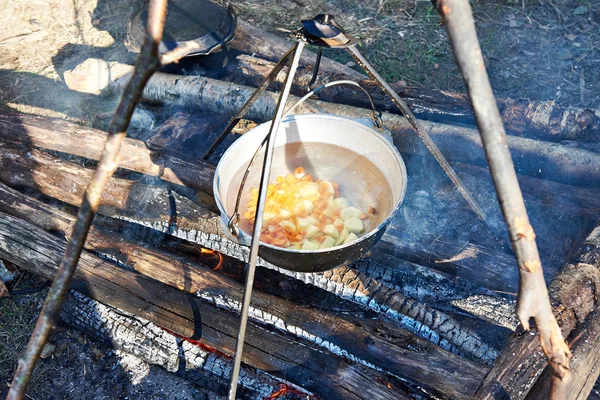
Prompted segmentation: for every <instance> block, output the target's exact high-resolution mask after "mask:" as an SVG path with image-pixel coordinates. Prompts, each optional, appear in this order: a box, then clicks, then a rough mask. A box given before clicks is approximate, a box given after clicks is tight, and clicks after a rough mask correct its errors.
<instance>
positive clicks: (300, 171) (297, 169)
mask: <svg viewBox="0 0 600 400" xmlns="http://www.w3.org/2000/svg"><path fill="white" fill-rule="evenodd" d="M294 172H295V173H296V175H300V174H301V173H303V172H304V168H302V167H298V168H296V169H295V170H294Z"/></svg>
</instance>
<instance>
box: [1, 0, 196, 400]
mask: <svg viewBox="0 0 600 400" xmlns="http://www.w3.org/2000/svg"><path fill="white" fill-rule="evenodd" d="M166 11H167V0H151V1H150V6H149V9H148V23H147V26H146V36H145V39H144V45H143V46H142V50H141V53H140V55H139V57H138V61H137V65H136V67H135V71H134V72H133V75H132V77H131V80H130V81H129V84H128V85H127V87H126V88H125V90H124V92H123V96H122V97H121V102H120V103H119V106H118V107H117V110H116V112H115V116H114V117H113V119H112V121H111V123H110V126H109V128H108V138H107V140H106V144H105V145H104V151H103V153H102V157H101V158H100V162H99V163H98V167H97V169H96V172H95V173H94V176H93V177H92V179H91V181H90V183H89V184H88V187H87V189H86V191H85V194H84V196H83V201H82V203H81V207H80V208H79V212H78V214H77V222H76V223H75V225H74V226H73V232H72V233H71V237H70V240H69V243H68V245H67V249H66V251H65V255H64V257H63V260H62V262H61V264H60V267H59V270H58V272H57V274H56V277H55V279H54V282H53V283H52V286H51V287H50V291H49V293H48V296H47V297H46V301H45V302H44V306H43V308H42V311H41V312H40V316H39V317H38V320H37V323H36V325H35V328H34V330H33V333H32V335H31V338H30V339H29V343H28V344H27V348H26V350H25V352H24V354H23V355H22V356H21V358H20V359H19V366H18V368H17V372H16V373H15V376H14V378H13V381H12V384H11V387H10V391H9V393H8V397H7V399H8V400H20V399H22V398H23V396H24V395H25V390H26V389H27V386H28V384H29V381H30V379H31V374H32V373H33V369H34V367H35V364H36V363H37V360H38V358H39V355H40V352H41V351H42V348H43V347H44V344H45V343H46V341H47V340H48V335H49V333H50V330H51V329H52V326H53V325H54V322H55V321H56V318H57V316H58V314H59V312H60V308H61V306H62V304H63V301H64V299H65V295H66V293H67V290H68V288H69V284H70V282H71V278H72V276H73V273H74V272H75V268H76V266H77V263H78V261H79V257H80V255H81V250H82V249H83V245H84V243H85V240H86V237H87V234H88V231H89V229H90V225H91V223H92V219H93V218H94V214H95V213H96V209H97V208H98V204H99V202H100V198H101V196H102V192H103V190H104V186H105V185H106V182H107V181H108V180H109V179H110V177H111V176H112V175H113V173H114V172H115V170H116V169H117V166H118V160H117V156H118V154H119V149H120V147H121V142H122V141H123V139H124V138H125V134H126V131H127V127H128V126H129V121H130V119H131V115H132V114H133V110H134V109H135V107H136V106H137V104H138V102H139V101H140V98H141V95H142V91H143V90H144V86H145V85H146V82H148V79H150V77H151V76H152V74H153V73H154V72H155V71H156V69H158V67H159V66H160V60H159V56H158V47H159V44H160V41H161V38H162V34H163V28H164V23H165V17H166ZM176 55H177V56H183V55H185V54H176ZM175 58H176V57H172V56H170V57H167V58H166V59H168V60H169V61H176V60H175Z"/></svg>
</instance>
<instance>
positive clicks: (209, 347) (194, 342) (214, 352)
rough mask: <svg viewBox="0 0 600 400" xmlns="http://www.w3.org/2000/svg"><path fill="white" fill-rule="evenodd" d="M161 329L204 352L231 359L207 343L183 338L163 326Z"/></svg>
mask: <svg viewBox="0 0 600 400" xmlns="http://www.w3.org/2000/svg"><path fill="white" fill-rule="evenodd" d="M159 328H160V329H162V330H163V331H165V332H167V333H170V334H171V335H173V336H175V337H177V338H179V339H181V340H184V341H186V342H188V343H191V344H193V345H195V346H198V347H200V348H201V349H202V350H206V351H208V352H209V353H213V354H217V355H219V356H221V357H225V358H229V359H230V358H231V357H230V356H228V355H227V354H225V353H223V352H222V351H219V350H217V349H215V348H214V347H212V346H209V345H207V344H206V343H202V342H201V341H199V340H195V339H191V338H189V337H185V336H182V335H180V334H179V333H177V332H174V331H172V330H170V329H167V328H165V327H163V326H159Z"/></svg>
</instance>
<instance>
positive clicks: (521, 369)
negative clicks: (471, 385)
mask: <svg viewBox="0 0 600 400" xmlns="http://www.w3.org/2000/svg"><path fill="white" fill-rule="evenodd" d="M599 231H600V227H599V228H597V229H596V230H594V232H592V234H591V235H590V236H589V239H588V241H587V242H586V244H584V246H582V248H581V250H580V252H579V255H578V257H580V258H583V259H585V258H586V256H587V255H588V254H590V253H591V252H593V251H594V249H595V246H598V245H600V243H598V235H597V232H599ZM590 245H592V246H590ZM588 246H590V247H588ZM599 267H600V265H590V264H585V263H577V264H567V265H565V266H564V267H563V270H562V271H561V272H560V273H559V274H558V275H557V277H556V279H555V280H554V282H553V283H552V285H551V286H550V289H549V292H550V296H551V298H552V300H553V303H554V304H555V305H554V307H553V311H554V314H555V315H556V319H557V321H558V323H559V325H560V327H561V330H562V333H563V335H564V337H568V335H569V333H570V332H571V331H572V330H573V329H574V328H575V327H576V326H577V324H578V323H582V322H583V323H584V325H581V328H583V331H585V332H587V329H590V330H589V332H590V334H594V332H596V331H595V329H597V328H596V324H597V316H596V311H595V310H596V307H597V305H596V302H597V298H598V294H599V293H600V292H599V290H600V272H599V271H598V268H599ZM584 321H585V322H584ZM587 321H590V322H587ZM585 324H588V325H585ZM583 334H586V333H583ZM586 335H587V334H586ZM595 339H597V337H596V338H595ZM595 342H597V340H595ZM574 344H577V343H574ZM589 345H593V346H597V343H590V344H589ZM573 349H575V347H573ZM582 349H584V350H583V352H582V353H580V355H579V356H578V357H579V359H581V360H582V361H581V366H580V367H579V368H581V369H580V372H579V373H578V374H577V378H575V379H573V380H572V381H571V383H570V384H569V385H567V389H568V390H570V391H571V393H573V394H579V393H581V395H582V396H583V393H584V390H586V391H587V390H591V386H590V385H589V383H588V382H587V380H588V379H587V377H586V378H584V376H583V375H586V371H589V369H588V366H587V365H589V364H588V360H590V358H589V357H593V356H591V355H589V354H585V351H586V350H585V349H586V345H583V346H582ZM544 367H546V362H545V359H544V355H543V353H542V351H541V348H540V344H539V341H538V340H537V338H536V336H535V335H527V334H522V335H515V336H513V337H511V339H510V340H509V342H508V344H507V345H506V346H505V347H504V350H503V351H502V354H501V355H500V357H498V359H497V360H496V362H495V365H494V368H493V369H492V370H491V371H490V372H489V373H488V375H487V376H486V378H485V379H484V381H483V382H482V384H481V386H480V387H479V389H478V390H477V393H476V396H475V397H476V398H477V399H493V398H496V396H498V395H499V394H500V393H502V396H506V397H510V398H511V399H523V398H525V396H526V395H527V393H529V392H531V391H532V387H533V385H534V383H535V381H536V379H537V378H538V377H539V375H540V374H541V373H542V371H543V369H544ZM589 368H594V367H592V366H590V367H589ZM594 374H596V373H595V372H594ZM588 375H589V373H588ZM596 376H597V375H596ZM592 377H593V374H592V375H591V376H590V379H591V378H592ZM592 385H593V384H592ZM543 393H545V392H543ZM582 398H585V396H583V397H582Z"/></svg>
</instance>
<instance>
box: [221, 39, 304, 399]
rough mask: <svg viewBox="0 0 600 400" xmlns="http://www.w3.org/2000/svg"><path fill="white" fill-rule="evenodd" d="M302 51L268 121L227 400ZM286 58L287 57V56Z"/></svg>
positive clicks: (239, 353) (237, 364)
mask: <svg viewBox="0 0 600 400" xmlns="http://www.w3.org/2000/svg"><path fill="white" fill-rule="evenodd" d="M303 48H304V43H303V42H298V43H296V44H295V45H294V47H292V49H290V51H289V52H288V53H293V54H294V56H293V57H294V58H293V59H292V64H291V65H290V68H289V70H288V73H287V76H286V77H285V84H284V87H283V90H282V91H281V96H280V97H279V101H278V102H277V110H276V111H275V118H273V121H272V122H271V127H270V128H269V134H268V136H267V138H268V139H267V144H266V150H265V159H264V163H263V167H262V174H261V178H260V186H259V190H258V203H257V205H256V219H255V221H254V229H253V230H252V242H251V244H250V258H249V261H248V270H247V273H246V286H245V287H244V300H243V303H242V310H241V318H240V329H239V332H238V338H237V342H236V346H235V357H234V359H233V370H232V371H231V384H230V386H229V400H235V394H236V391H237V384H238V378H239V375H240V364H241V362H242V352H243V350H244V338H245V336H246V325H247V323H248V308H249V307H250V299H251V297H252V286H253V284H254V273H255V271H256V261H257V260H258V245H259V242H260V231H261V229H262V219H263V215H264V212H265V201H266V199H267V187H268V184H269V174H270V172H271V164H272V161H273V151H274V148H275V135H276V134H277V132H278V131H279V124H280V122H281V119H282V118H283V111H284V108H285V105H286V103H287V99H288V96H289V94H290V90H291V88H292V81H293V80H294V75H295V74H296V69H297V68H298V63H299V61H300V55H301V54H302V49H303ZM286 56H287V54H286Z"/></svg>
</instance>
